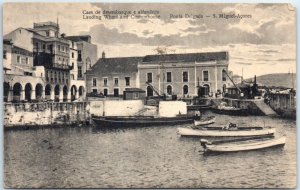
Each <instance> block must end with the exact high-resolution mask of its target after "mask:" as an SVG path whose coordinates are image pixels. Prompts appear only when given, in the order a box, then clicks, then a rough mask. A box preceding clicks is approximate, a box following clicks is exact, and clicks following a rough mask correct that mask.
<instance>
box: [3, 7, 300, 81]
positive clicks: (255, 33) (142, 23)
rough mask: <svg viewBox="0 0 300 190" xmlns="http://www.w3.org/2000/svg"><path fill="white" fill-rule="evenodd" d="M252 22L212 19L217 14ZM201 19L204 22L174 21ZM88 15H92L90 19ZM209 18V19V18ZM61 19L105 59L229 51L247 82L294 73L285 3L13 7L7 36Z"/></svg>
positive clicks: (232, 65) (291, 16)
mask: <svg viewBox="0 0 300 190" xmlns="http://www.w3.org/2000/svg"><path fill="white" fill-rule="evenodd" d="M84 10H87V11H93V12H94V13H95V12H96V11H103V10H106V11H113V10H120V11H139V10H146V11H147V10H153V11H159V15H160V18H159V19H143V18H141V19H114V20H108V19H104V18H103V15H102V14H100V16H102V20H99V19H83V11H84ZM223 13H224V14H229V15H232V14H235V15H238V14H239V15H250V16H251V18H243V19H239V18H231V19H224V18H213V14H215V16H217V17H219V14H223ZM170 14H173V15H180V14H181V15H182V16H184V15H185V14H189V15H202V16H203V18H195V19H193V18H180V19H174V18H170ZM86 16H88V15H86ZM206 16H210V17H206ZM57 17H58V19H59V24H60V30H61V32H63V33H66V34H67V35H79V34H90V35H91V36H92V41H93V43H95V44H97V45H98V56H100V55H101V52H102V51H105V52H106V56H107V57H126V56H143V55H147V54H156V51H155V49H156V48H157V47H163V48H164V47H166V49H167V51H168V53H194V52H210V51H228V52H229V56H230V60H229V69H230V70H232V71H233V72H234V73H235V74H239V75H241V74H242V70H243V74H244V77H245V78H248V77H253V75H254V74H257V75H263V74H268V73H288V72H289V71H290V72H291V71H293V72H295V71H296V44H295V40H296V37H295V30H296V28H295V10H294V8H293V7H292V6H290V5H287V4H102V3H99V4H98V3H94V4H89V3H86V4H79V3H73V4H71V3H57V4H45V3H18V4H16V3H13V4H12V3H11V4H4V6H3V33H4V34H6V33H8V32H10V31H12V30H14V29H16V28H18V27H30V28H32V27H33V22H44V21H54V22H56V20H57Z"/></svg>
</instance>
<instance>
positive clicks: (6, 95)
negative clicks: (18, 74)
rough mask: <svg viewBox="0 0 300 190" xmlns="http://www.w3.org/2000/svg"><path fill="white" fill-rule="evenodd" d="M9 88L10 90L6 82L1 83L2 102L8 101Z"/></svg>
mask: <svg viewBox="0 0 300 190" xmlns="http://www.w3.org/2000/svg"><path fill="white" fill-rule="evenodd" d="M9 90H10V86H9V83H8V82H4V83H3V98H4V102H7V101H8V96H9V95H10V94H9Z"/></svg>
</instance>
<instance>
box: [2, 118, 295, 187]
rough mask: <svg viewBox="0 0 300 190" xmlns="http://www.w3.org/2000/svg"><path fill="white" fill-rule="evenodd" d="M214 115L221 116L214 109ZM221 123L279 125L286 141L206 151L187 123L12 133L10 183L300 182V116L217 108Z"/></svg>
mask: <svg viewBox="0 0 300 190" xmlns="http://www.w3.org/2000/svg"><path fill="white" fill-rule="evenodd" d="M208 115H213V114H212V113H208ZM216 117H217V121H216V124H215V125H218V126H219V125H222V126H224V125H226V124H228V123H229V122H232V123H236V124H237V125H239V126H241V125H242V126H274V127H276V130H277V133H276V135H277V136H280V135H286V137H287V142H286V145H285V146H284V147H283V148H273V149H265V150H256V151H250V152H237V153H227V154H219V155H211V156H204V155H203V154H202V153H201V152H199V151H200V150H202V148H201V147H200V143H199V139H197V138H185V137H179V136H177V134H176V128H177V127H181V126H165V127H140V128H126V129H110V130H99V129H96V128H94V127H74V128H69V127H63V128H53V129H38V130H9V131H5V132H4V149H5V151H4V156H5V160H4V164H5V166H4V172H5V173H4V183H5V187H10V188H113V187H114V188H117V187H119V188H295V186H296V121H292V120H284V119H280V118H270V117H265V116H259V117H255V116H247V117H238V116H226V115H216Z"/></svg>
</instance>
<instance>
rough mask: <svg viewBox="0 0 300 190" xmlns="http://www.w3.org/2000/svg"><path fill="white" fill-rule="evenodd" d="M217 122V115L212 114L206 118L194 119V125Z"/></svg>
mask: <svg viewBox="0 0 300 190" xmlns="http://www.w3.org/2000/svg"><path fill="white" fill-rule="evenodd" d="M215 122H216V117H215V116H211V117H207V118H205V119H200V120H194V125H195V126H201V125H209V124H213V123H215Z"/></svg>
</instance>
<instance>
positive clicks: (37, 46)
mask: <svg viewBox="0 0 300 190" xmlns="http://www.w3.org/2000/svg"><path fill="white" fill-rule="evenodd" d="M35 46H36V51H39V43H38V42H36V43H35Z"/></svg>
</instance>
